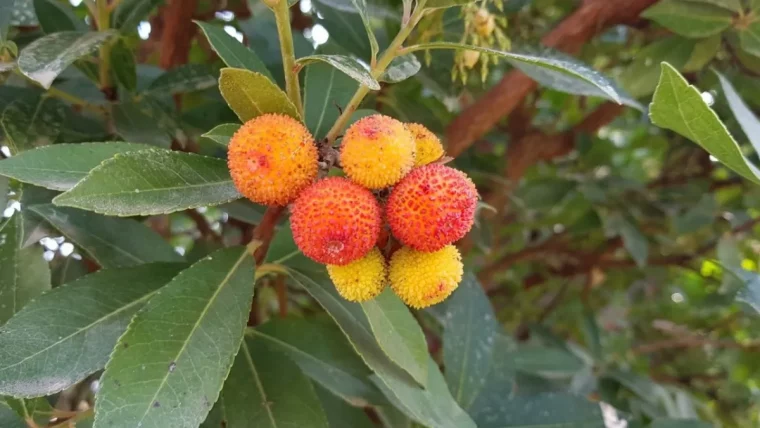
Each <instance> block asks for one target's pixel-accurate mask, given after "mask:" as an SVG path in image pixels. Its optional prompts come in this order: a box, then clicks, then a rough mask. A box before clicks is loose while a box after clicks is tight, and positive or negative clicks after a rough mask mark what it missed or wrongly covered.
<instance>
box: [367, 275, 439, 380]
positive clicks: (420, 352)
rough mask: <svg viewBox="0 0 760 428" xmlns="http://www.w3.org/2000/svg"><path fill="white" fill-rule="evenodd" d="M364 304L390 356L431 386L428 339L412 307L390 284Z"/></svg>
mask: <svg viewBox="0 0 760 428" xmlns="http://www.w3.org/2000/svg"><path fill="white" fill-rule="evenodd" d="M361 305H362V309H364V314H365V315H367V320H368V321H369V324H370V327H371V328H372V333H374V335H375V339H377V343H378V344H379V345H380V347H381V348H382V349H383V351H385V353H386V355H388V357H390V359H391V360H392V361H393V362H395V363H396V364H397V365H399V366H400V367H401V368H403V369H404V370H406V371H407V372H408V373H409V374H410V375H412V377H413V378H414V380H416V381H417V382H418V383H419V384H420V385H422V386H423V387H424V386H425V385H427V374H428V367H427V360H428V358H429V356H428V350H427V341H426V340H425V335H424V334H423V333H422V328H420V325H419V324H418V323H417V320H415V319H414V317H413V316H412V314H411V312H409V308H407V307H406V305H404V303H403V302H402V301H401V299H399V298H398V296H396V294H394V293H393V291H391V289H390V288H387V287H386V289H385V290H383V292H382V293H380V295H379V296H377V297H376V298H374V299H372V300H369V301H366V302H363V303H362V304H361Z"/></svg>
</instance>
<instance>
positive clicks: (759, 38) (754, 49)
mask: <svg viewBox="0 0 760 428" xmlns="http://www.w3.org/2000/svg"><path fill="white" fill-rule="evenodd" d="M739 44H740V46H741V47H742V50H744V51H746V52H748V53H750V54H752V55H754V56H760V21H754V22H752V23H751V24H749V25H748V26H747V27H746V28H740V29H739Z"/></svg>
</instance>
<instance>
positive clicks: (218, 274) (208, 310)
mask: <svg viewBox="0 0 760 428" xmlns="http://www.w3.org/2000/svg"><path fill="white" fill-rule="evenodd" d="M253 275H254V263H253V258H252V257H250V255H249V254H248V253H247V251H246V249H245V248H243V247H234V248H228V249H224V250H219V251H217V252H215V253H213V254H212V255H210V256H208V257H207V258H205V259H203V260H201V261H200V262H198V263H196V264H194V265H193V266H191V267H190V268H189V269H187V270H184V271H182V272H181V273H180V274H179V275H177V276H176V277H175V278H174V279H173V280H172V281H171V282H170V283H169V284H167V285H166V286H165V287H164V288H162V289H161V291H159V292H158V293H157V294H156V295H155V296H154V297H153V298H151V299H150V301H149V302H148V303H147V304H146V305H145V306H144V307H143V309H142V310H141V311H140V312H138V314H137V315H136V316H135V317H134V319H133V320H132V322H131V323H130V325H129V327H128V328H127V332H126V333H124V335H122V336H121V338H120V339H119V342H118V343H117V345H116V348H115V350H114V352H113V354H112V355H111V359H110V360H109V361H108V364H107V365H106V371H105V373H104V374H103V377H102V380H101V389H100V391H99V392H98V394H97V396H96V401H95V414H96V415H97V417H96V420H95V426H96V427H108V426H114V425H117V424H118V425H123V424H124V423H125V422H126V423H128V424H129V425H130V426H140V427H142V428H166V427H169V426H171V427H176V428H184V427H197V426H198V425H199V424H200V423H201V422H203V420H204V419H205V417H206V414H208V412H209V411H210V410H211V406H212V404H213V403H214V402H215V401H216V399H217V397H218V395H219V391H220V390H221V387H222V384H223V383H224V379H225V378H226V377H227V374H228V372H229V370H230V367H231V366H232V362H233V359H234V357H235V354H236V353H237V352H238V350H239V349H240V343H241V340H242V338H243V328H244V327H245V323H246V321H247V319H248V312H249V311H250V309H251V300H252V296H253ZM233 377H234V376H233ZM178 414H179V415H181V417H177V415H178Z"/></svg>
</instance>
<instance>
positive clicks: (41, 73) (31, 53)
mask: <svg viewBox="0 0 760 428" xmlns="http://www.w3.org/2000/svg"><path fill="white" fill-rule="evenodd" d="M114 34H116V33H114V32H112V31H90V32H79V31H63V32H59V33H53V34H49V35H47V36H44V37H40V38H39V39H37V40H35V41H33V42H32V43H30V44H29V46H27V47H25V48H24V49H23V50H22V51H21V54H20V55H19V57H18V68H19V70H21V72H22V73H24V75H26V77H28V78H30V79H32V80H34V81H35V82H37V83H39V84H40V85H42V87H43V88H45V89H48V88H50V85H52V84H53V80H55V78H56V77H57V76H58V75H59V74H61V72H62V71H63V70H64V69H66V67H68V66H69V65H71V63H73V62H74V61H76V60H77V59H79V58H80V57H83V56H85V55H87V54H89V53H90V52H93V51H94V50H95V49H97V48H98V47H99V46H100V45H101V44H103V43H104V42H105V41H106V40H108V39H110V38H111V37H112V36H113V35H114Z"/></svg>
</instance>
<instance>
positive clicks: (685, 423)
mask: <svg viewBox="0 0 760 428" xmlns="http://www.w3.org/2000/svg"><path fill="white" fill-rule="evenodd" d="M649 428H714V425H713V424H709V423H707V422H702V421H699V420H696V419H655V420H654V421H652V424H651V425H649Z"/></svg>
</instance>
